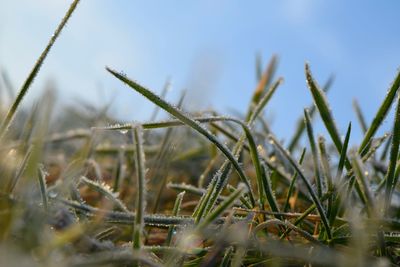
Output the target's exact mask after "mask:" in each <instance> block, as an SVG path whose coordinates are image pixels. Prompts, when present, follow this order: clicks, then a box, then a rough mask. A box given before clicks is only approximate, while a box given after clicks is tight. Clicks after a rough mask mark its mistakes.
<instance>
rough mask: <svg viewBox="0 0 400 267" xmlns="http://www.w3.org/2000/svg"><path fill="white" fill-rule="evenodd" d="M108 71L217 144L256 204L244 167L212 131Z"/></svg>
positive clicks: (114, 72) (119, 75)
mask: <svg viewBox="0 0 400 267" xmlns="http://www.w3.org/2000/svg"><path fill="white" fill-rule="evenodd" d="M107 71H108V72H110V73H111V74H112V75H114V76H115V77H116V78H117V79H119V80H121V81H122V82H124V83H125V84H126V85H128V86H129V87H131V88H132V89H134V90H135V91H137V92H138V93H140V94H141V95H143V96H144V97H146V98H147V99H148V100H150V101H151V102H153V103H154V104H156V105H158V106H159V107H161V108H162V109H164V110H165V111H167V112H168V113H170V114H171V115H172V116H174V117H176V118H177V119H179V120H180V121H182V122H183V123H184V124H186V125H188V126H189V127H191V128H193V129H194V130H196V131H197V132H198V133H200V134H201V135H203V136H205V137H206V138H207V139H208V140H209V141H210V142H212V143H213V144H215V146H216V147H218V149H219V150H220V151H221V152H222V153H223V154H224V155H225V156H226V157H227V158H228V159H229V161H230V162H231V163H232V165H233V167H234V168H235V170H236V171H237V173H238V175H239V177H240V178H241V180H242V182H243V183H245V184H246V186H247V188H248V189H249V193H250V196H251V202H252V204H253V205H254V204H255V200H254V196H252V194H251V186H250V182H249V179H248V178H247V176H246V175H245V173H244V172H243V170H242V168H241V167H240V164H239V162H238V161H237V160H236V158H235V156H234V155H233V154H232V152H231V151H230V150H229V148H227V147H226V146H225V145H224V144H222V143H221V142H219V141H218V139H217V138H216V137H215V136H214V135H213V134H211V133H210V131H208V130H207V129H206V128H204V127H203V126H201V125H200V124H199V123H198V122H197V121H195V120H193V119H192V118H190V117H189V116H188V115H186V114H184V113H183V112H181V111H179V110H178V109H177V108H175V107H173V106H172V105H171V104H169V103H167V102H166V101H165V100H163V99H161V98H160V97H158V96H157V95H155V94H154V93H153V92H151V91H150V90H148V89H146V88H144V87H143V86H141V85H139V84H138V83H136V82H134V81H132V80H130V79H128V78H127V77H125V76H124V75H122V74H120V73H118V72H116V71H114V70H112V69H110V68H108V67H107Z"/></svg>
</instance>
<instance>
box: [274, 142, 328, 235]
mask: <svg viewBox="0 0 400 267" xmlns="http://www.w3.org/2000/svg"><path fill="white" fill-rule="evenodd" d="M269 139H270V140H271V142H272V144H273V145H274V146H275V147H276V148H277V149H278V150H279V151H280V152H281V153H282V155H283V156H284V157H285V158H286V159H287V160H288V161H289V163H290V164H291V165H292V167H293V168H294V169H295V170H296V172H297V173H298V175H299V177H300V178H301V180H302V181H303V182H304V184H305V185H306V187H307V190H308V192H309V193H310V195H311V198H312V200H313V202H314V204H315V206H316V207H317V210H318V213H319V215H320V216H321V221H322V224H323V226H324V228H325V231H326V233H327V236H328V239H329V240H330V239H332V234H331V229H330V226H329V222H328V218H327V217H326V213H325V210H324V208H323V206H322V204H321V201H320V199H319V198H318V196H317V195H316V194H315V192H314V189H313V188H312V186H311V184H310V182H309V181H308V179H307V178H306V177H305V175H304V174H303V171H302V170H301V167H300V166H299V165H298V164H297V162H296V161H295V160H294V159H293V158H292V156H291V155H290V154H289V152H288V151H286V150H285V149H284V148H283V147H282V145H281V144H280V143H279V142H278V141H277V140H276V139H275V138H274V137H273V136H272V135H269Z"/></svg>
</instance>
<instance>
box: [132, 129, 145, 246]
mask: <svg viewBox="0 0 400 267" xmlns="http://www.w3.org/2000/svg"><path fill="white" fill-rule="evenodd" d="M142 134H143V132H142V128H141V127H140V126H135V127H134V128H133V140H134V141H135V146H136V161H135V167H136V176H137V192H136V194H137V197H136V217H135V224H134V230H133V247H134V248H135V249H140V247H141V246H142V232H143V227H144V211H145V205H146V181H145V179H146V178H145V157H144V151H143V140H142Z"/></svg>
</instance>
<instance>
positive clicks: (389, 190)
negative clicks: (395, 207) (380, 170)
mask: <svg viewBox="0 0 400 267" xmlns="http://www.w3.org/2000/svg"><path fill="white" fill-rule="evenodd" d="M399 80H400V73H399ZM397 98H398V99H397V107H396V113H395V120H394V126H393V134H392V145H391V148H390V158H389V167H388V171H387V173H386V176H385V181H386V188H385V211H386V212H388V209H389V208H390V204H391V200H392V195H393V192H394V190H395V188H396V185H397V181H398V177H395V169H396V164H397V161H398V155H399V145H400V95H399V96H398V97H397Z"/></svg>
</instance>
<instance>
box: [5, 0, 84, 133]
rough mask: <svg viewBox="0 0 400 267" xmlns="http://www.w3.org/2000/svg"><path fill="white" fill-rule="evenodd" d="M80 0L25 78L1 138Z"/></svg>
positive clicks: (76, 1) (68, 12)
mask: <svg viewBox="0 0 400 267" xmlns="http://www.w3.org/2000/svg"><path fill="white" fill-rule="evenodd" d="M79 1H80V0H75V1H74V2H72V4H71V6H70V7H69V9H68V11H67V13H66V14H65V16H64V18H63V19H62V20H61V23H60V24H59V25H58V27H57V29H56V31H55V32H54V34H53V35H52V37H51V39H50V41H49V43H48V44H47V46H46V48H45V49H44V50H43V52H42V54H41V55H40V57H39V59H38V60H37V61H36V64H35V66H34V67H33V69H32V70H31V72H30V74H29V76H28V78H27V79H26V80H25V82H24V84H23V85H22V87H21V90H20V91H19V93H18V95H17V98H16V99H15V100H14V102H13V104H12V105H11V107H10V109H9V110H8V112H7V115H6V117H5V119H4V121H3V122H2V124H1V126H0V140H1V139H2V138H3V135H4V134H5V133H6V132H7V130H8V128H9V127H10V124H11V122H12V120H13V118H14V116H15V113H16V111H17V109H18V107H19V105H20V103H21V101H22V99H23V98H24V96H25V95H26V93H27V92H28V89H29V87H30V86H31V85H32V83H33V81H34V79H35V77H36V75H37V74H38V73H39V71H40V68H41V66H42V64H43V62H44V60H45V59H46V57H47V55H48V53H49V52H50V49H51V48H52V46H53V45H54V43H55V42H56V40H57V38H58V36H59V35H60V33H61V31H62V29H63V28H64V26H65V25H66V24H67V22H68V20H69V18H70V17H71V15H72V13H73V12H74V10H75V8H76V6H77V5H78V3H79Z"/></svg>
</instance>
